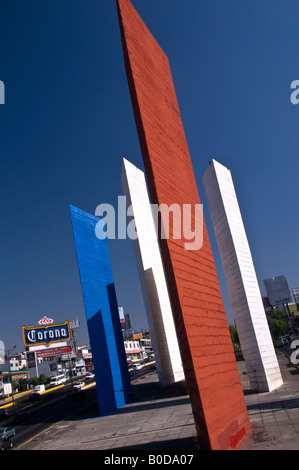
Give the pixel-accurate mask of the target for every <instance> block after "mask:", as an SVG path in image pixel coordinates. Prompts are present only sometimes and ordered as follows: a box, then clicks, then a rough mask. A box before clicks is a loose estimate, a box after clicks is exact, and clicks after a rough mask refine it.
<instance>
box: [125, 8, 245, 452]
mask: <svg viewBox="0 0 299 470" xmlns="http://www.w3.org/2000/svg"><path fill="white" fill-rule="evenodd" d="M117 6H118V13H119V21H120V30H121V37H122V44H123V52H124V60H125V67H126V72H127V78H128V83H129V89H130V93H131V99H132V104H133V109H134V115H135V120H136V126H137V131H138V136H139V141H140V146H141V151H142V155H143V161H144V166H145V171H146V176H147V181H148V186H149V191H150V196H151V202H152V203H153V204H158V205H161V204H163V203H164V204H167V205H168V206H170V205H171V204H179V205H180V206H181V207H182V205H183V204H192V205H194V204H200V199H199V195H198V190H197V185H196V181H195V176H194V172H193V168H192V163H191V159H190V154H189V150H188V146H187V142H186V137H185V133H184V129H183V125H182V120H181V116H180V111H179V107H178V103H177V98H176V94H175V89H174V85H173V80H172V76H171V71H170V67H169V63H168V59H167V57H166V55H165V54H164V52H163V51H162V49H161V48H160V46H159V45H158V43H157V42H156V40H155V39H154V38H153V36H152V34H151V33H150V31H149V30H148V29H147V27H146V26H145V24H144V23H143V21H142V20H141V18H140V16H139V15H138V14H137V12H136V10H135V9H134V8H133V6H132V4H131V3H130V1H129V0H117ZM193 212H194V211H193ZM193 216H194V214H193ZM193 222H194V221H193ZM184 243H185V240H183V239H182V240H178V239H176V238H173V237H172V234H171V233H170V237H169V239H165V240H164V239H162V240H160V245H161V254H162V259H163V263H164V268H165V274H166V279H167V284H168V289H169V293H170V299H171V303H172V309H173V315H174V322H175V326H176V331H177V335H178V342H179V346H180V351H181V356H182V361H183V366H184V372H185V377H186V382H187V386H188V390H189V393H190V399H191V405H192V410H193V415H194V420H195V423H196V428H197V432H198V435H199V438H200V440H201V442H202V443H203V445H204V447H206V448H208V449H234V448H236V447H237V446H238V445H239V443H240V442H241V441H242V439H243V438H244V436H245V435H246V434H247V432H248V430H249V427H250V423H249V419H248V413H247V408H246V403H245V399H244V395H243V390H242V387H241V383H240V377H239V373H238V369H237V364H236V360H235V355H234V351H233V347H232V342H231V338H230V333H229V329H228V323H227V319H226V315H225V310H224V306H223V301H222V297H221V292H220V288H219V283H218V278H217V273H216V269H215V264H214V259H213V255H212V251H211V247H210V242H209V239H208V234H207V231H206V227H205V225H204V234H203V245H202V247H201V249H198V250H196V251H191V250H186V249H184V246H185V245H184Z"/></svg>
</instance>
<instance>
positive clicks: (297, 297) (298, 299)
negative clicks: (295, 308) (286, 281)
mask: <svg viewBox="0 0 299 470" xmlns="http://www.w3.org/2000/svg"><path fill="white" fill-rule="evenodd" d="M292 293H293V297H294V301H295V303H296V304H297V305H298V304H299V287H294V288H293V289H292Z"/></svg>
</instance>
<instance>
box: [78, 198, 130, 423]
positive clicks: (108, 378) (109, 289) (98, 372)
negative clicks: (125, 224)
mask: <svg viewBox="0 0 299 470" xmlns="http://www.w3.org/2000/svg"><path fill="white" fill-rule="evenodd" d="M70 213H71V220H72V227H73V235H74V241H75V247H76V254H77V261H78V267H79V273H80V279H81V286H82V293H83V300H84V307H85V313H86V319H87V326H88V332H89V339H90V344H91V351H92V359H93V364H94V371H95V376H96V384H97V396H98V405H99V411H100V415H106V414H109V413H111V412H112V411H114V410H115V409H117V408H120V407H122V406H124V405H125V404H126V403H128V402H129V401H130V378H129V373H128V367H127V361H126V355H125V349H124V343H123V337H122V332H121V325H120V318H119V313H118V304H117V299H116V293H115V288H114V282H113V277H112V270H111V264H110V257H109V251H108V245H107V240H106V239H104V240H100V239H98V238H97V237H96V235H95V227H96V225H97V224H101V222H100V220H99V219H98V218H97V217H95V216H93V215H91V214H88V213H86V212H84V211H82V210H80V209H78V208H76V207H74V206H72V205H70ZM98 228H99V225H98V226H97V230H98Z"/></svg>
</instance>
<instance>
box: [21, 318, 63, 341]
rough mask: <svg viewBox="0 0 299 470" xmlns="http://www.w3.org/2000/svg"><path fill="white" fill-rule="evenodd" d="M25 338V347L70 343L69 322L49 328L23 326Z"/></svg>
mask: <svg viewBox="0 0 299 470" xmlns="http://www.w3.org/2000/svg"><path fill="white" fill-rule="evenodd" d="M22 329H23V338H24V345H25V346H39V345H42V344H45V345H46V346H50V344H52V343H58V342H61V341H68V340H70V339H71V331H70V325H69V321H68V320H67V321H66V322H64V323H59V324H57V325H49V326H33V327H26V326H23V327H22Z"/></svg>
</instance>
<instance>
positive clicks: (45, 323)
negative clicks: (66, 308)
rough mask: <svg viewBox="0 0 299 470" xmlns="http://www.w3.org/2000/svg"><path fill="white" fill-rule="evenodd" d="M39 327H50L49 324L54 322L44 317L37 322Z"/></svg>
mask: <svg viewBox="0 0 299 470" xmlns="http://www.w3.org/2000/svg"><path fill="white" fill-rule="evenodd" d="M37 323H38V324H39V325H51V323H54V320H52V318H48V317H46V315H45V316H44V318H41V319H40V320H39V321H38V322H37Z"/></svg>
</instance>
